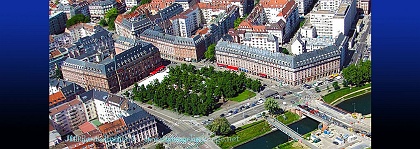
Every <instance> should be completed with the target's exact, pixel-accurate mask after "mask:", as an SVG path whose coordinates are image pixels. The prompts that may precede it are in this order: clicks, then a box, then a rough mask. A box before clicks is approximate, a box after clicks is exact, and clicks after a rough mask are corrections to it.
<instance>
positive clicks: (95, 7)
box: [89, 0, 117, 20]
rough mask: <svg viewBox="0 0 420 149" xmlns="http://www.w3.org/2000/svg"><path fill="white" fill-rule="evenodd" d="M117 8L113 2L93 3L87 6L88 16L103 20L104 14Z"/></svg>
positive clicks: (102, 0) (110, 0)
mask: <svg viewBox="0 0 420 149" xmlns="http://www.w3.org/2000/svg"><path fill="white" fill-rule="evenodd" d="M112 8H117V1H115V0H99V1H94V2H92V3H91V4H90V5H89V12H90V16H91V18H93V19H98V20H99V19H103V18H104V16H105V13H106V12H107V11H108V10H110V9H112Z"/></svg>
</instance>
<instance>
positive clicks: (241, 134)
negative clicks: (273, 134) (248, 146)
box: [215, 120, 271, 149]
mask: <svg viewBox="0 0 420 149" xmlns="http://www.w3.org/2000/svg"><path fill="white" fill-rule="evenodd" d="M270 130H271V128H270V126H269V124H268V122H267V121H265V120H261V121H258V122H254V123H251V124H247V125H244V126H242V127H239V128H237V129H236V130H235V134H232V135H230V136H228V137H221V138H219V140H220V141H218V142H219V143H217V141H215V142H216V144H217V145H218V146H219V147H220V148H222V149H228V148H232V147H234V146H237V145H240V144H242V143H245V142H246V141H249V140H251V139H254V138H255V137H258V136H261V135H263V134H265V133H267V132H269V131H270ZM236 137H238V140H237V141H236V140H235V141H228V140H229V138H236ZM224 140H226V141H224Z"/></svg>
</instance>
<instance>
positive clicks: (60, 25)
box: [49, 12, 67, 35]
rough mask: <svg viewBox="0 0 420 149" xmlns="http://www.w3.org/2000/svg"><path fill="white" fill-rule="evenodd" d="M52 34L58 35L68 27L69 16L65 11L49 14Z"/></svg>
mask: <svg viewBox="0 0 420 149" xmlns="http://www.w3.org/2000/svg"><path fill="white" fill-rule="evenodd" d="M49 20H50V21H49V22H50V25H49V26H50V35H57V34H61V33H63V32H64V30H65V29H66V22H67V16H66V14H65V13H64V12H57V13H54V14H51V15H50V16H49Z"/></svg>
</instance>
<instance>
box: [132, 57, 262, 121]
mask: <svg viewBox="0 0 420 149" xmlns="http://www.w3.org/2000/svg"><path fill="white" fill-rule="evenodd" d="M169 69H170V70H169V75H168V76H167V77H165V78H164V79H163V81H162V82H158V81H157V80H155V81H154V82H153V83H150V84H148V85H147V86H144V85H142V86H138V85H137V84H135V87H134V88H133V99H134V100H137V101H141V102H143V103H144V102H149V101H151V102H153V103H154V104H156V105H157V106H159V107H162V108H168V109H172V110H174V111H176V112H178V113H187V114H190V115H208V114H209V113H210V112H212V111H213V110H214V109H215V106H216V103H217V102H218V101H219V99H226V98H231V97H236V96H237V95H238V94H239V93H242V92H243V91H244V90H245V89H246V88H249V89H252V90H254V91H258V90H259V89H260V88H261V82H260V81H258V80H252V79H250V78H246V76H245V74H244V73H241V74H240V75H238V74H236V73H232V72H229V71H223V72H221V71H215V70H214V67H208V68H207V67H203V68H201V69H200V70H196V67H195V66H193V65H191V64H190V65H186V64H182V65H181V66H176V67H170V68H169Z"/></svg>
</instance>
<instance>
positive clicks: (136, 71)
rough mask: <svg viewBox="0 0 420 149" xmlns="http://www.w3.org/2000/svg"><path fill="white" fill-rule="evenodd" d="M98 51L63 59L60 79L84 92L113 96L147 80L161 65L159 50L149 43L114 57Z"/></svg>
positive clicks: (111, 54)
mask: <svg viewBox="0 0 420 149" xmlns="http://www.w3.org/2000/svg"><path fill="white" fill-rule="evenodd" d="M102 51H103V50H99V51H95V50H93V52H88V53H84V54H83V55H82V56H78V57H75V58H67V59H66V60H65V61H64V62H63V64H62V66H61V67H62V73H63V77H64V79H65V80H69V81H72V82H75V83H77V84H79V85H81V86H82V87H85V88H86V89H87V90H91V89H98V90H102V91H106V92H112V93H115V92H118V91H121V90H123V89H125V88H127V87H129V86H131V85H133V84H134V83H135V82H138V81H140V80H141V79H143V78H145V77H147V76H148V75H149V73H150V72H151V71H153V70H155V69H156V68H157V67H160V66H161V65H162V64H161V58H160V53H159V50H158V49H157V48H156V47H154V46H153V45H152V44H145V45H142V44H141V45H137V46H134V47H132V48H130V49H128V50H126V51H123V52H121V53H119V54H117V55H115V56H113V53H110V55H107V53H104V52H102Z"/></svg>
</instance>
